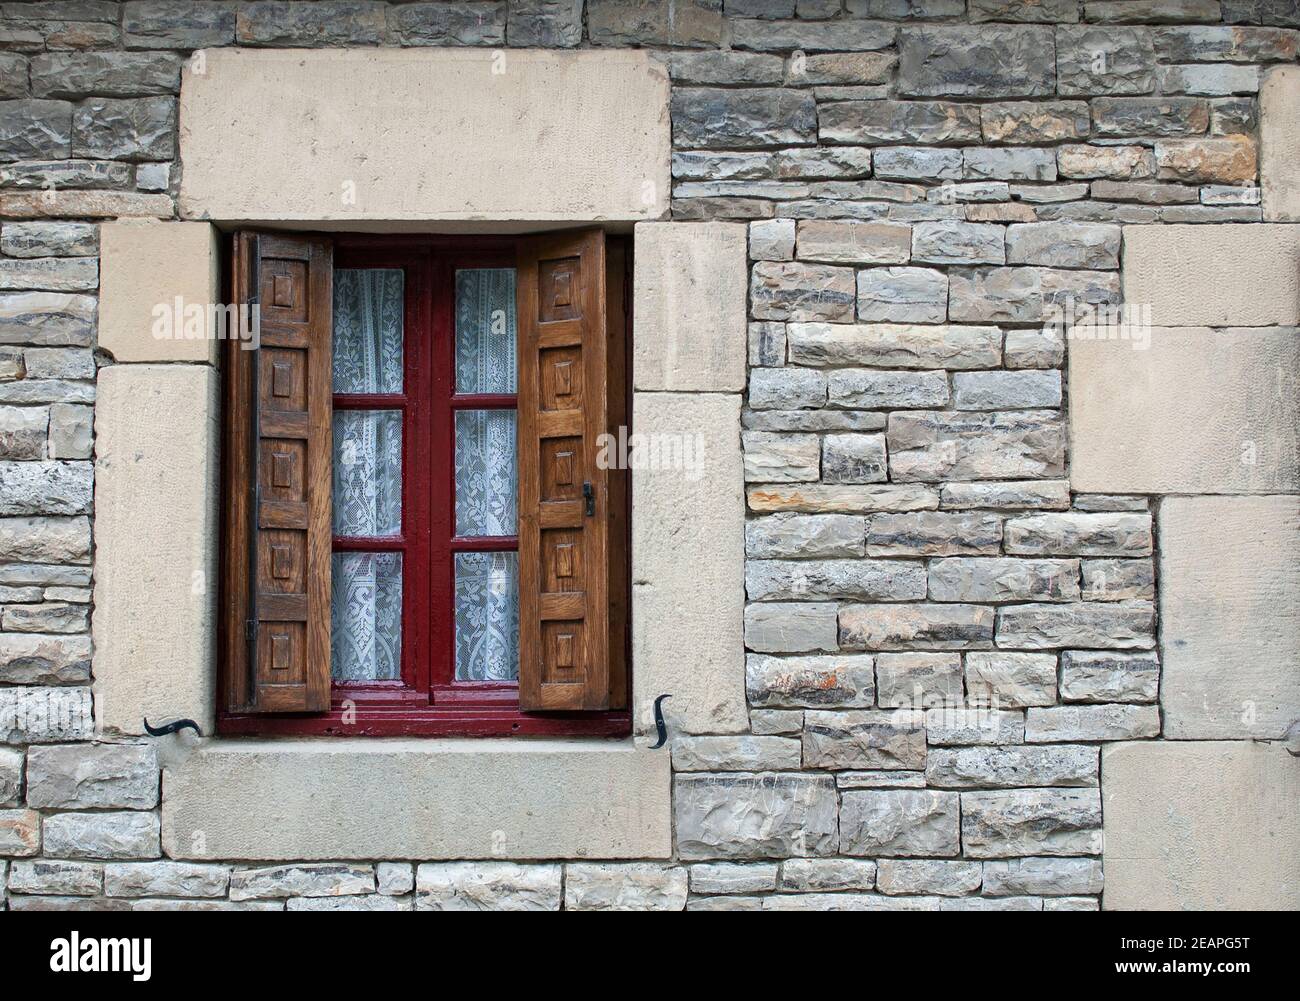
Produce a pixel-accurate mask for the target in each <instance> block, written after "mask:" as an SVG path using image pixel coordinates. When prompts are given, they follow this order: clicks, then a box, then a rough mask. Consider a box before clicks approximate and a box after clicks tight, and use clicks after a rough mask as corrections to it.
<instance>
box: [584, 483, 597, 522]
mask: <svg viewBox="0 0 1300 1001" xmlns="http://www.w3.org/2000/svg"><path fill="white" fill-rule="evenodd" d="M582 499H583V500H585V501H586V502H587V517H588V518H590V517H591V516H592V515H594V514H595V513H596V491H595V490H593V489H592V486H591V481H590V480H587V481H585V482H584V483H583V484H582Z"/></svg>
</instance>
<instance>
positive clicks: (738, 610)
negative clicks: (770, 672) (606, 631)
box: [632, 393, 748, 733]
mask: <svg viewBox="0 0 1300 1001" xmlns="http://www.w3.org/2000/svg"><path fill="white" fill-rule="evenodd" d="M633 426H634V428H635V430H636V432H637V434H645V435H672V436H681V435H685V436H688V438H689V440H690V441H692V442H695V443H696V446H695V447H698V449H699V454H701V455H702V462H701V464H700V467H699V468H698V469H696V470H694V471H692V470H682V469H643V470H634V471H633V475H632V663H633V670H632V686H633V716H632V719H633V725H634V727H635V729H636V730H637V732H640V733H653V732H654V722H653V714H652V707H653V703H654V700H655V698H656V696H659V695H662V694H665V693H667V694H670V695H672V698H671V699H669V700H668V701H666V702H665V703H664V704H663V709H664V715H665V717H666V718H667V719H669V720H670V721H671V723H672V726H673V727H674V729H675V730H680V731H683V732H686V733H737V732H740V731H743V730H745V729H746V728H747V726H748V719H747V714H746V709H745V648H744V639H743V635H744V605H745V590H744V576H745V571H744V561H745V497H744V489H743V487H744V483H743V478H742V464H741V455H740V397H739V396H736V395H733V394H722V393H698V394H692V393H637V394H636V396H635V402H634V420H633ZM697 436H698V437H697Z"/></svg>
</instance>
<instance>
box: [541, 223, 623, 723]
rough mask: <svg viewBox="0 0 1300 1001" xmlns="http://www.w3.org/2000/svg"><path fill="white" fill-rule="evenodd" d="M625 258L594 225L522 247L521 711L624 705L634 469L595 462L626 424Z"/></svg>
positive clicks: (615, 707) (618, 245) (549, 236)
mask: <svg viewBox="0 0 1300 1001" xmlns="http://www.w3.org/2000/svg"><path fill="white" fill-rule="evenodd" d="M622 264H623V253H622V244H621V243H617V244H616V243H614V242H613V241H608V242H607V240H606V238H605V234H604V233H603V232H602V231H600V230H580V231H570V232H564V233H555V234H548V235H545V236H538V237H532V238H529V239H527V240H523V241H521V242H520V250H519V281H518V291H519V304H518V307H519V308H518V316H519V425H518V442H519V631H520V642H519V705H520V708H521V709H525V710H575V709H586V710H590V709H618V708H623V707H625V706H626V704H627V675H626V671H625V669H624V664H625V662H626V658H625V650H626V644H627V606H628V602H627V599H626V577H627V569H626V567H627V474H626V471H622V470H610V469H601V468H599V466H598V465H597V462H596V456H597V452H598V451H599V449H600V445H601V442H600V441H599V438H600V436H601V435H602V434H605V433H607V432H608V433H613V434H615V435H616V436H617V430H618V425H619V424H621V423H624V422H625V421H626V391H625V384H624V375H623V371H624V350H625V348H624V344H625V331H624V321H623V294H624V293H623V278H622ZM607 269H611V271H610V273H608V274H607Z"/></svg>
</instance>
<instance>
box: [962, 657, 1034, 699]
mask: <svg viewBox="0 0 1300 1001" xmlns="http://www.w3.org/2000/svg"><path fill="white" fill-rule="evenodd" d="M966 694H967V696H968V697H969V698H970V699H971V700H972V701H975V700H982V701H983V702H985V703H988V704H991V705H995V706H1002V707H1006V708H1019V707H1024V706H1050V705H1054V704H1055V703H1056V656H1055V655H1054V654H1050V653H1049V654H1040V653H1007V652H1004V651H998V652H996V653H994V652H990V653H977V652H974V651H972V652H970V653H968V654H966Z"/></svg>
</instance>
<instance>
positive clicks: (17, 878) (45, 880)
mask: <svg viewBox="0 0 1300 1001" xmlns="http://www.w3.org/2000/svg"><path fill="white" fill-rule="evenodd" d="M9 889H10V891H11V892H13V893H31V894H57V895H66V896H73V897H93V896H96V895H98V894H100V893H102V892H103V891H104V866H103V865H102V864H100V863H98V862H61V861H51V860H47V859H33V860H31V861H15V862H14V863H13V868H12V869H11V870H10V873H9ZM0 899H3V898H0Z"/></svg>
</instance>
